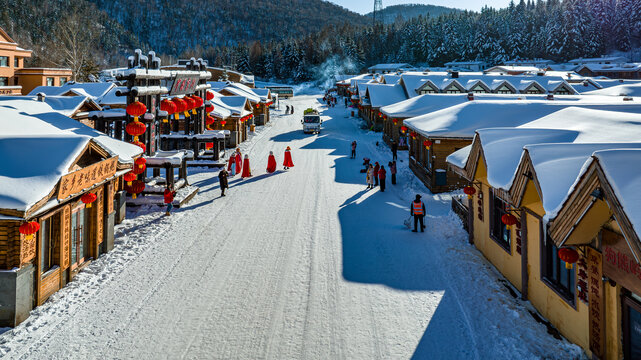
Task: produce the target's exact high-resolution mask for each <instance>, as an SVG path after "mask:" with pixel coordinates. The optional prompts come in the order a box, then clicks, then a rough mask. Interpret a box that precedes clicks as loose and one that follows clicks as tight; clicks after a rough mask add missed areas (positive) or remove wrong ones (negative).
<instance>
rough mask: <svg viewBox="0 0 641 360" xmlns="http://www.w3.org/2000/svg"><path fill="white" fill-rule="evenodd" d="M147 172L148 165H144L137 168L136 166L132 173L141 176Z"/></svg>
mask: <svg viewBox="0 0 641 360" xmlns="http://www.w3.org/2000/svg"><path fill="white" fill-rule="evenodd" d="M145 170H147V165H144V164H143V165H142V166H138V165H136V166H134V169H133V170H132V172H133V173H134V174H136V175H140V174H142V173H144V172H145Z"/></svg>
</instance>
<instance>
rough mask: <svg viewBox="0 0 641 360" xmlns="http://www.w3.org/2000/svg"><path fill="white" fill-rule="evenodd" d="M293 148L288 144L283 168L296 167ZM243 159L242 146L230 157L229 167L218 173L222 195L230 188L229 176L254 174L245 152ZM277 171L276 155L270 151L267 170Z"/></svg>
mask: <svg viewBox="0 0 641 360" xmlns="http://www.w3.org/2000/svg"><path fill="white" fill-rule="evenodd" d="M291 150H292V149H291V148H290V147H289V146H288V147H287V149H285V156H284V161H283V168H284V169H285V170H288V169H289V168H291V167H294V161H293V160H292V153H291ZM241 159H242V154H241V152H240V148H238V149H236V151H235V152H234V153H233V154H232V155H231V156H230V157H229V161H228V163H227V168H226V169H225V168H224V167H223V168H222V170H220V172H219V173H218V182H219V184H220V192H221V194H220V196H225V190H226V189H228V188H229V177H230V176H231V177H234V176H236V174H237V173H241V170H242V174H241V178H243V179H244V178H248V177H251V176H252V173H251V168H250V167H249V155H247V154H245V159H244V162H241ZM275 171H276V157H275V156H274V152H273V151H270V152H269V157H268V158H267V172H268V173H269V174H271V173H274V172H275Z"/></svg>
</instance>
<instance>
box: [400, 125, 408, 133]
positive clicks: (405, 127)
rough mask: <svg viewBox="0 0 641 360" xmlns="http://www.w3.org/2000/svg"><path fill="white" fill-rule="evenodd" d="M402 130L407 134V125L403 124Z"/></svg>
mask: <svg viewBox="0 0 641 360" xmlns="http://www.w3.org/2000/svg"><path fill="white" fill-rule="evenodd" d="M401 131H402V132H403V134H405V133H406V132H407V126H405V125H403V126H401Z"/></svg>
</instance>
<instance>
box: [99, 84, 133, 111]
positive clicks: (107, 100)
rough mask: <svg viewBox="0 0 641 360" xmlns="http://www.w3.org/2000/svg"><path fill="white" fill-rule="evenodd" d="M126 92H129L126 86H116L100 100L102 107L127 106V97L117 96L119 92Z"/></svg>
mask: <svg viewBox="0 0 641 360" xmlns="http://www.w3.org/2000/svg"><path fill="white" fill-rule="evenodd" d="M125 90H127V88H126V87H125V86H114V87H113V88H112V89H111V90H109V91H108V92H107V93H106V94H105V95H104V96H103V97H101V98H100V105H102V106H114V105H120V106H124V105H127V97H126V96H116V92H117V91H125Z"/></svg>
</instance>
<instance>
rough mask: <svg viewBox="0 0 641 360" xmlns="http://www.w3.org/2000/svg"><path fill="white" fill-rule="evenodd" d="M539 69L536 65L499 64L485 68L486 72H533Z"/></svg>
mask: <svg viewBox="0 0 641 360" xmlns="http://www.w3.org/2000/svg"><path fill="white" fill-rule="evenodd" d="M539 71H541V68H539V67H536V66H524V65H519V66H516V65H499V66H494V67H491V68H489V69H487V70H485V72H486V73H534V74H536V73H537V72H539Z"/></svg>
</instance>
